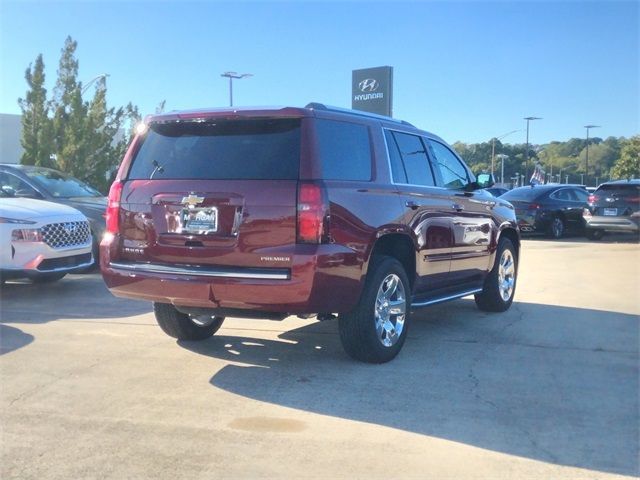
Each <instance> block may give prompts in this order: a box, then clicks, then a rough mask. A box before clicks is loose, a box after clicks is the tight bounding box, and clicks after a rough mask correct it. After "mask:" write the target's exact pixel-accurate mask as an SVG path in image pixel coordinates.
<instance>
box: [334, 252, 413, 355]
mask: <svg viewBox="0 0 640 480" xmlns="http://www.w3.org/2000/svg"><path fill="white" fill-rule="evenodd" d="M410 306H411V287H410V284H409V279H408V278H407V274H406V272H405V270H404V267H403V266H402V264H401V263H400V262H399V261H398V260H396V259H395V258H393V257H388V256H376V257H373V258H372V260H371V263H370V265H369V271H368V273H367V278H366V280H365V284H364V288H363V291H362V295H361V297H360V301H359V302H358V305H357V306H356V307H355V308H354V309H353V310H352V311H351V312H349V313H345V314H341V315H340V316H339V319H338V325H339V330H340V341H341V342H342V346H343V347H344V350H345V351H346V352H347V354H348V355H349V356H350V357H352V358H354V359H355V360H360V361H362V362H367V363H384V362H388V361H389V360H392V359H393V358H394V357H395V356H396V355H398V353H399V352H400V350H401V349H402V346H403V345H404V341H405V339H406V338H407V329H408V326H409V325H408V323H409V322H408V321H409V309H410Z"/></svg>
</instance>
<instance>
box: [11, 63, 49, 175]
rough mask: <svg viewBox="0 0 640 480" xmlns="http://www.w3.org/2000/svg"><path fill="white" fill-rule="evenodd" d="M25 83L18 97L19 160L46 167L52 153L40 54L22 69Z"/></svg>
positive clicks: (47, 106)
mask: <svg viewBox="0 0 640 480" xmlns="http://www.w3.org/2000/svg"><path fill="white" fill-rule="evenodd" d="M24 77H25V80H26V81H27V85H28V86H29V90H28V91H27V95H26V97H25V98H24V99H22V98H20V99H18V104H19V105H20V109H21V110H22V137H21V139H20V142H21V143H22V148H24V152H23V154H22V158H21V159H20V163H22V164H24V165H38V166H44V167H49V166H52V165H54V161H53V160H52V159H51V154H52V153H54V145H53V130H52V128H53V126H52V124H51V120H50V119H49V105H48V103H47V89H46V88H45V87H44V82H45V74H44V62H43V60H42V54H40V55H38V56H37V57H36V61H35V64H33V66H32V65H29V68H27V70H26V72H25V75H24Z"/></svg>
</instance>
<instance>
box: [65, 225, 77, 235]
mask: <svg viewBox="0 0 640 480" xmlns="http://www.w3.org/2000/svg"><path fill="white" fill-rule="evenodd" d="M63 228H64V231H65V232H67V235H73V234H74V233H76V231H77V230H78V226H77V225H76V224H75V223H65V224H64V227H63Z"/></svg>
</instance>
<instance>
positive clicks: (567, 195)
mask: <svg viewBox="0 0 640 480" xmlns="http://www.w3.org/2000/svg"><path fill="white" fill-rule="evenodd" d="M549 196H550V197H551V198H553V199H555V200H562V201H565V202H566V201H567V200H573V196H572V195H571V192H570V191H569V190H568V189H566V188H563V189H562V190H556V191H555V192H553V193H552V194H551V195H549Z"/></svg>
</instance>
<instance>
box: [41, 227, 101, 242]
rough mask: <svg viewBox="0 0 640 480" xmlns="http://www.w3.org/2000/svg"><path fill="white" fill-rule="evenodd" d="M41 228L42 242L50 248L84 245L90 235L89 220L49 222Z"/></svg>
mask: <svg viewBox="0 0 640 480" xmlns="http://www.w3.org/2000/svg"><path fill="white" fill-rule="evenodd" d="M41 230H42V238H43V240H44V242H45V243H46V244H47V245H49V246H50V247H51V248H65V247H73V246H76V245H86V244H87V243H89V241H90V240H89V239H90V237H91V230H90V229H89V222H65V223H50V224H49V225H45V226H44V227H42V229H41Z"/></svg>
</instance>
